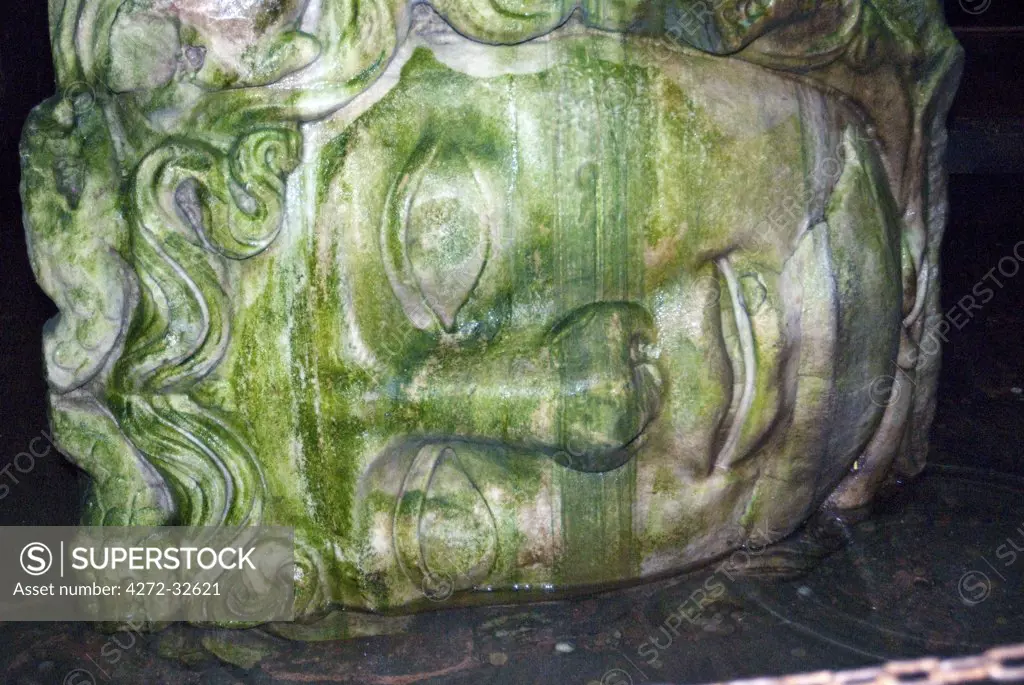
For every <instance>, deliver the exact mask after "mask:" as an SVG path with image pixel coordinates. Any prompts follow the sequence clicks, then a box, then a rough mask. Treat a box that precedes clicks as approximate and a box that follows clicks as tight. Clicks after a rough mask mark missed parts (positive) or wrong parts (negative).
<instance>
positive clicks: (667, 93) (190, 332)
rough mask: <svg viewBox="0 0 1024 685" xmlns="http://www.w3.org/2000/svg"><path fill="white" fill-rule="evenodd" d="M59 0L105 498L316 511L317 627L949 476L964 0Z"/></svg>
mask: <svg viewBox="0 0 1024 685" xmlns="http://www.w3.org/2000/svg"><path fill="white" fill-rule="evenodd" d="M50 7H51V12H50V18H51V26H52V44H53V52H54V58H55V62H56V65H57V74H58V95H57V96H55V97H54V98H52V99H50V100H48V101H47V102H45V103H43V104H42V105H40V106H39V107H38V108H37V109H36V110H35V111H34V112H33V114H32V116H31V118H30V119H29V121H28V123H27V125H26V128H25V135H24V140H23V146H22V149H23V184H22V194H23V198H24V203H25V223H26V228H27V231H28V238H29V245H30V252H31V256H32V261H33V266H34V268H35V270H36V274H37V276H38V279H39V282H40V283H41V284H42V286H43V287H44V288H45V289H46V291H47V293H48V294H49V295H50V296H51V297H52V298H53V299H54V301H55V302H56V303H57V304H58V306H59V308H60V314H59V316H58V317H57V318H56V319H54V320H53V321H52V322H51V323H50V324H49V325H48V326H47V329H46V331H45V334H44V345H45V352H46V359H47V373H48V378H49V383H50V387H51V394H50V399H51V421H52V423H53V428H54V431H55V436H56V439H57V441H58V442H59V445H60V447H61V449H62V451H63V452H64V453H65V454H66V455H67V456H68V457H69V458H70V459H71V460H72V461H74V462H75V463H76V464H77V465H79V466H80V467H81V468H83V469H84V470H85V471H86V472H87V473H88V474H89V475H90V476H91V477H92V489H91V493H90V497H89V499H88V504H87V508H86V511H85V515H84V522H85V523H87V524H93V525H129V524H180V525H199V524H205V525H218V524H254V523H259V522H262V523H273V524H279V525H290V526H295V528H296V530H297V535H298V540H299V543H300V558H301V572H300V573H299V574H298V579H297V580H298V583H299V593H300V600H301V602H300V606H299V614H300V615H301V616H303V617H308V618H312V617H316V616H318V615H320V614H321V613H322V612H323V611H325V610H326V609H328V608H329V607H331V606H344V607H348V608H360V609H370V610H375V611H388V610H408V609H415V608H418V607H423V606H427V605H430V600H434V599H437V598H438V597H439V596H441V597H443V598H446V599H447V598H449V595H450V594H451V593H452V592H454V596H452V597H451V601H453V602H454V601H485V602H486V601H497V600H498V599H507V597H508V595H506V594H504V591H507V590H512V589H518V590H520V591H521V594H520V595H519V596H520V597H522V598H524V599H525V598H536V597H547V596H549V595H548V594H546V593H548V592H549V591H552V590H553V591H558V590H562V589H577V588H584V587H591V586H599V585H605V584H609V583H617V582H623V581H630V580H634V579H638V578H642V577H647V576H653V575H656V574H660V573H665V572H671V571H675V570H679V569H683V568H687V567H690V566H693V565H695V564H699V563H702V562H706V561H708V560H710V559H712V558H714V557H716V556H717V555H721V554H723V553H724V552H727V551H729V550H731V549H734V548H736V547H739V546H742V545H744V544H746V543H748V542H749V541H751V540H756V541H758V542H762V541H763V540H764V539H765V538H766V537H767V538H770V539H771V540H778V539H781V538H783V537H785V536H786V535H788V534H789V533H791V532H792V531H793V530H794V529H795V528H796V527H797V526H798V525H799V524H800V523H801V522H803V521H804V520H806V519H807V517H808V516H809V515H811V513H812V512H814V511H815V510H816V509H818V508H819V507H822V506H824V507H831V508H834V509H837V510H848V509H856V508H858V507H861V506H863V505H865V504H867V503H868V502H870V500H871V498H872V496H873V494H874V493H875V492H876V491H877V489H878V488H879V487H880V486H881V485H882V484H883V483H884V481H885V479H886V478H890V477H894V476H898V475H913V474H915V473H917V472H918V471H919V470H920V469H921V468H922V466H923V460H924V457H925V453H926V449H927V444H926V443H927V431H928V425H929V422H930V420H931V415H932V412H933V407H934V394H935V383H936V376H937V368H938V361H939V355H938V354H937V350H936V349H935V345H934V338H935V335H936V332H937V331H938V332H939V333H940V334H941V327H940V325H939V324H940V321H941V313H940V311H939V308H938V278H939V274H938V249H939V244H940V240H941V235H942V229H943V224H944V221H945V212H946V206H945V185H944V184H945V181H944V175H943V169H942V164H943V154H944V147H945V136H944V129H943V125H944V124H943V120H944V116H945V113H946V111H947V109H948V106H949V102H950V99H951V97H952V93H953V90H954V88H955V84H956V81H957V79H958V77H959V68H960V63H961V53H960V49H959V47H958V46H957V45H956V43H955V41H954V40H953V38H952V36H951V34H950V32H949V31H948V29H946V27H945V25H944V24H943V22H942V19H941V12H940V9H939V8H938V6H937V5H936V3H935V2H934V1H933V0H918V1H914V0H873V1H868V0H777V1H775V2H773V1H772V0H751V1H750V2H745V3H744V2H739V3H734V2H718V3H708V2H703V0H700V1H695V0H677V2H675V3H671V2H660V1H655V2H652V3H649V4H640V3H636V2H610V1H605V2H597V1H588V2H586V3H583V4H577V3H570V2H544V1H543V0H532V1H523V2H515V1H514V2H509V3H506V2H498V1H492V2H482V1H473V0H437V1H436V2H433V3H431V4H430V5H427V4H416V5H415V6H410V5H409V4H407V3H405V2H398V1H395V0H392V1H391V2H385V1H372V0H371V1H369V2H360V1H356V0H134V1H131V0H130V1H123V0H64V1H63V2H61V1H60V0H51V4H50ZM929 340H931V345H930V346H926V345H924V343H925V342H927V341H929Z"/></svg>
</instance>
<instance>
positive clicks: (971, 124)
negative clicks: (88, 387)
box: [0, 0, 1024, 525]
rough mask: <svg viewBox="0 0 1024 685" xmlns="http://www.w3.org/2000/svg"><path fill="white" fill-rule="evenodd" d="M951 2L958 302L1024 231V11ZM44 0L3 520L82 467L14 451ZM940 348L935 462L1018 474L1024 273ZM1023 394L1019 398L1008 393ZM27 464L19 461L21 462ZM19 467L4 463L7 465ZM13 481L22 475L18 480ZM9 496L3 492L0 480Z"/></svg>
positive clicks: (952, 277)
mask: <svg viewBox="0 0 1024 685" xmlns="http://www.w3.org/2000/svg"><path fill="white" fill-rule="evenodd" d="M986 1H987V0H948V1H947V17H948V20H949V23H950V24H951V25H952V26H953V27H954V29H955V30H956V33H957V36H958V37H959V39H960V41H961V42H962V44H963V45H964V47H965V49H966V52H967V68H966V74H965V78H964V82H963V85H962V87H961V90H960V94H959V96H958V98H957V101H956V104H955V106H954V109H953V114H952V116H951V119H950V131H951V150H950V169H951V171H952V172H953V175H952V177H951V182H950V201H951V218H950V224H949V228H948V231H947V237H946V244H945V251H944V255H945V256H944V261H943V278H944V281H943V299H944V304H945V307H947V308H948V307H951V306H953V305H954V304H955V303H956V301H957V300H958V299H959V298H960V297H962V296H963V295H965V294H968V293H970V292H971V288H972V287H973V285H974V284H975V283H977V282H978V281H979V280H980V279H981V277H982V276H984V275H985V273H986V272H988V271H989V269H991V268H993V267H994V266H995V265H996V263H997V262H998V260H999V258H1001V257H1003V256H1006V255H1007V254H1010V250H1011V249H1012V247H1013V245H1014V244H1015V243H1016V242H1017V241H1018V240H1021V239H1022V238H1024V230H1022V228H1024V219H1022V216H1024V200H1022V194H1021V188H1022V185H1021V182H1022V180H1024V76H1022V74H1024V59H1022V55H1024V7H1022V5H1021V4H1020V2H1019V0H990V3H991V4H990V5H989V6H988V8H987V9H985V10H984V11H983V12H981V13H979V14H972V13H971V12H969V11H966V10H973V11H977V10H978V9H979V8H981V7H983V6H984V5H985V2H986ZM46 21H47V10H46V3H45V2H43V0H25V1H22V2H19V1H16V0H4V9H3V21H2V22H0V103H2V107H0V117H2V118H0V173H2V177H0V224H2V225H0V393H2V394H0V484H6V485H8V486H10V490H9V491H8V492H7V494H6V496H4V497H3V498H2V499H0V525H30V524H36V525H71V524H74V523H75V522H76V519H77V516H78V511H79V506H80V495H79V491H80V483H79V476H78V474H77V472H76V470H75V469H74V468H73V467H72V466H70V465H69V464H68V463H66V462H65V461H64V459H63V458H62V457H60V456H59V455H58V454H57V453H56V451H55V450H52V451H51V452H50V454H49V456H47V457H45V458H43V459H40V460H38V461H37V462H36V464H35V467H34V468H33V469H32V470H31V472H30V473H20V472H18V471H17V470H15V469H14V468H13V459H14V457H15V456H16V455H17V454H18V453H19V452H23V451H25V450H27V449H28V447H29V443H30V441H32V439H33V438H35V437H37V436H39V435H41V434H42V432H43V431H45V430H46V429H47V421H46V404H45V398H46V384H45V381H44V376H43V361H42V344H41V335H42V326H43V323H44V322H45V321H46V320H47V319H48V318H50V317H51V316H53V314H55V312H56V310H55V308H54V306H53V304H52V303H51V302H50V300H49V299H48V298H47V297H46V296H45V295H44V294H43V292H42V291H41V290H40V289H39V287H38V286H37V285H36V283H35V279H34V278H33V275H32V271H31V268H30V266H29V262H28V257H27V252H26V247H25V236H24V230H23V228H22V225H21V206H20V202H19V198H18V180H19V169H18V139H19V136H20V130H21V127H22V124H23V123H24V120H25V117H26V116H27V114H28V112H29V110H30V109H31V108H32V107H33V106H34V105H36V104H37V103H39V102H41V101H42V100H44V99H45V98H47V97H50V96H51V95H52V94H53V93H54V89H55V88H54V79H53V70H52V66H51V61H50V54H49V49H48V45H49V43H48V37H47V27H46ZM1004 285H1005V287H1004V288H1003V289H1002V290H1000V291H998V292H997V293H996V297H995V298H994V299H993V300H992V301H991V302H990V303H989V304H988V305H986V306H985V308H984V309H983V310H982V311H980V312H977V311H976V312H974V314H975V316H974V317H973V318H972V319H971V321H970V322H969V323H968V324H967V325H965V326H964V328H963V329H962V330H960V331H957V330H953V331H952V333H951V335H950V340H949V344H948V345H947V346H946V348H945V351H944V367H943V376H942V383H941V387H940V397H941V403H940V408H939V412H938V416H937V418H936V423H935V428H934V431H933V435H934V441H933V450H932V452H933V454H932V460H933V461H939V462H944V463H956V464H962V465H970V466H974V467H978V468H985V469H993V470H998V471H1003V472H1014V473H1024V460H1022V459H1021V456H1022V449H1021V447H1022V445H1024V439H1022V437H1021V435H1022V432H1024V431H1022V429H1024V395H1022V394H1020V392H1019V390H1020V388H1021V387H1024V354H1022V352H1024V345H1022V342H1021V340H1022V336H1024V317H1022V314H1021V307H1020V303H1021V302H1022V300H1024V297H1022V296H1024V272H1022V273H1021V274H1020V275H1019V276H1018V277H1017V278H1015V279H1010V280H1006V281H1005V283H1004ZM1014 389H1017V392H1015V391H1014ZM24 463H27V462H24V461H23V462H22V464H24ZM9 465H10V466H11V468H8V469H7V471H6V472H5V471H3V469H4V468H5V467H8V466H9ZM15 479H17V481H18V482H17V483H15V482H14V480H15ZM0 492H2V488H0Z"/></svg>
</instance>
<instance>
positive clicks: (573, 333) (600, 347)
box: [552, 302, 663, 471]
mask: <svg viewBox="0 0 1024 685" xmlns="http://www.w3.org/2000/svg"><path fill="white" fill-rule="evenodd" d="M553 336H554V340H553V345H552V349H553V350H554V353H555V361H556V365H557V368H558V373H559V378H560V381H561V394H560V398H559V405H560V406H559V416H558V443H559V447H560V448H561V450H562V452H561V453H560V455H559V457H558V459H559V461H560V462H562V463H563V465H565V466H568V467H569V468H572V469H575V470H579V471H610V470H612V469H615V468H618V467H619V466H621V465H622V464H624V463H625V462H627V461H628V460H629V459H630V457H631V456H632V454H633V453H634V449H633V448H634V447H635V446H636V445H637V443H638V441H639V439H640V437H641V436H642V434H643V432H644V430H645V429H646V428H647V426H648V425H649V424H650V423H651V422H652V421H653V420H654V419H655V417H656V416H657V414H658V410H659V409H660V406H661V398H662V391H663V383H662V375H661V373H660V372H659V370H658V367H657V362H656V359H655V356H656V355H655V353H654V343H655V329H654V324H653V320H652V318H651V316H650V314H649V313H648V312H647V311H646V310H645V309H644V308H643V307H641V306H639V305H637V304H634V303H628V302H597V303H593V304H589V305H586V306H584V307H581V308H580V309H577V310H575V311H573V312H572V313H570V314H569V315H568V316H567V317H566V318H565V319H563V320H562V321H561V322H560V323H559V324H558V325H557V326H556V327H555V329H554V331H553Z"/></svg>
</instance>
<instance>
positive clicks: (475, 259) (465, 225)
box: [381, 146, 493, 331]
mask: <svg viewBox="0 0 1024 685" xmlns="http://www.w3.org/2000/svg"><path fill="white" fill-rule="evenodd" d="M400 179H401V180H400V181H399V182H398V183H396V185H395V187H394V188H393V189H392V192H391V197H389V201H388V210H387V216H386V217H385V221H384V227H383V228H384V235H383V236H382V240H381V247H382V249H383V255H382V257H383V259H384V264H385V270H386V271H387V274H388V279H389V281H390V282H391V287H392V288H393V289H394V292H395V295H397V296H398V299H399V301H400V302H401V305H402V308H403V309H404V310H405V312H406V314H407V315H408V316H409V319H410V320H411V321H412V322H413V323H414V324H415V325H416V326H417V327H418V328H421V329H428V328H431V327H433V326H434V325H435V322H436V324H439V325H440V327H441V328H443V329H444V330H447V331H451V330H453V329H454V327H455V319H456V316H457V315H458V313H459V310H460V309H461V308H462V306H463V305H464V304H465V303H466V301H467V300H468V299H469V296H470V295H471V294H472V292H473V289H474V287H475V286H476V283H477V281H478V280H479V278H480V275H481V273H482V272H483V270H484V267H485V265H486V263H487V258H488V254H489V251H490V242H491V232H492V230H493V225H492V224H493V212H491V211H490V208H491V207H492V206H493V202H492V198H491V197H490V192H489V191H488V184H487V182H486V181H485V180H484V177H483V174H482V173H481V172H480V170H479V169H477V168H475V167H474V165H473V164H472V163H471V161H470V160H468V159H467V158H466V157H464V156H463V155H462V154H461V153H460V152H459V151H458V150H456V149H451V148H449V149H444V148H442V147H439V146H434V147H433V148H431V149H429V150H426V151H423V150H420V151H418V154H414V155H413V160H411V162H410V164H409V165H408V166H407V167H406V170H405V171H404V172H403V173H402V174H400Z"/></svg>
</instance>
